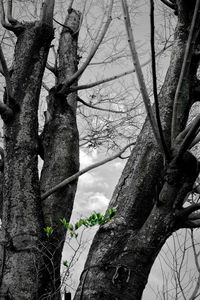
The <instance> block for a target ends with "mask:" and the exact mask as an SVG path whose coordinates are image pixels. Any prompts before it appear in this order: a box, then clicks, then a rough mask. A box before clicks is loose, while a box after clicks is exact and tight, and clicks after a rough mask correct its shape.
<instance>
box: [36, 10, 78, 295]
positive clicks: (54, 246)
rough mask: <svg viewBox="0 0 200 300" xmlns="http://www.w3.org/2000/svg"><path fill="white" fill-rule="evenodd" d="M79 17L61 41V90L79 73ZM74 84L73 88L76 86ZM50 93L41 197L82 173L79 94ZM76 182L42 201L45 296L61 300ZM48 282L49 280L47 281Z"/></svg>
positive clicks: (74, 16)
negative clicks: (65, 223) (46, 230)
mask: <svg viewBox="0 0 200 300" xmlns="http://www.w3.org/2000/svg"><path fill="white" fill-rule="evenodd" d="M79 21H80V15H79V13H77V12H76V11H75V10H72V11H71V12H70V13H69V15H68V16H67V17H66V20H65V24H64V27H63V30H62V33H61V37H60V41H59V49H58V55H59V66H58V68H57V70H56V72H57V85H58V87H59V86H61V85H62V84H63V82H65V81H66V80H67V79H69V78H70V77H71V76H72V75H73V74H74V73H75V72H76V71H77V40H78V30H79ZM76 84H77V82H76V83H74V85H76ZM58 89H59V88H57V89H55V88H53V89H51V90H50V92H49V96H48V100H47V103H48V108H47V112H46V121H45V126H44V130H43V132H42V134H41V141H42V144H43V150H44V165H43V168H42V173H41V180H40V187H41V192H42V194H43V193H44V192H46V191H48V190H49V189H50V188H51V187H53V186H55V185H57V184H59V183H60V182H61V181H63V180H64V179H66V178H68V177H70V176H71V175H73V174H74V173H76V172H78V170H79V135H78V129H77V124H76V105H77V92H74V93H71V94H70V95H68V96H67V98H66V97H63V96H62V95H59V94H58ZM76 186H77V180H76V181H73V182H72V183H70V184H68V185H67V186H66V187H64V188H62V189H60V190H59V191H57V192H56V193H54V194H52V195H50V196H49V197H47V198H46V199H44V200H43V203H42V206H43V214H44V224H45V227H47V226H51V227H52V228H53V234H52V235H51V236H50V237H48V239H47V240H46V242H45V243H44V248H43V251H44V253H45V255H46V259H45V264H46V266H47V267H46V276H45V280H44V281H43V283H42V285H43V290H44V291H43V294H47V295H50V296H51V297H53V299H60V287H61V280H60V266H61V258H62V250H63V246H64V242H65V235H66V228H64V226H63V224H62V223H61V221H60V220H61V219H63V218H65V219H66V220H67V221H68V222H69V220H70V217H71V212H72V209H73V202H74V197H75V193H76ZM47 278H49V280H47Z"/></svg>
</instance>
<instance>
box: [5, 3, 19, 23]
mask: <svg viewBox="0 0 200 300" xmlns="http://www.w3.org/2000/svg"><path fill="white" fill-rule="evenodd" d="M7 18H8V22H9V23H10V24H11V25H16V24H17V23H18V21H17V20H15V19H14V18H13V16H12V0H8V10H7Z"/></svg>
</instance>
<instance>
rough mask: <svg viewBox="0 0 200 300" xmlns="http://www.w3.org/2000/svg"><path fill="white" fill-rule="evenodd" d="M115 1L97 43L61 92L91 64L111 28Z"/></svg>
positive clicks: (110, 6) (110, 7) (65, 90)
mask: <svg viewBox="0 0 200 300" xmlns="http://www.w3.org/2000/svg"><path fill="white" fill-rule="evenodd" d="M113 2H114V0H110V5H109V11H108V18H107V21H106V23H105V25H104V27H103V29H102V32H101V34H100V37H99V39H98V41H97V42H96V43H95V45H94V46H93V47H92V49H91V51H90V53H89V55H88V57H87V58H86V61H85V62H84V63H83V65H82V66H81V67H80V69H79V70H78V71H77V72H76V73H75V74H74V75H73V76H72V77H71V78H70V79H69V80H67V81H66V82H65V83H64V85H63V87H62V88H61V90H60V91H59V93H60V94H66V92H67V91H68V88H69V86H70V85H71V84H72V83H73V82H74V81H75V80H76V79H77V78H80V76H81V75H82V74H83V72H84V71H85V69H86V68H87V66H88V65H89V63H90V61H91V60H92V58H93V57H94V55H95V53H96V51H97V50H98V48H99V46H100V44H101V42H102V41H103V39H104V37H105V35H106V32H107V30H108V28H109V25H110V23H111V21H112V17H111V13H112V8H113Z"/></svg>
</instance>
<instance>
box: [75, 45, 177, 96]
mask: <svg viewBox="0 0 200 300" xmlns="http://www.w3.org/2000/svg"><path fill="white" fill-rule="evenodd" d="M171 46H172V44H170V45H169V46H167V47H164V49H162V50H161V51H159V52H158V53H157V54H156V56H159V55H161V54H162V53H163V52H164V51H165V50H166V49H168V48H169V47H171ZM150 62H151V58H150V59H148V60H147V61H145V62H144V63H143V64H141V67H145V66H146V65H148V64H149V63H150ZM132 73H135V68H133V69H131V70H129V71H126V72H123V73H119V74H116V75H114V76H111V77H108V78H105V79H102V80H98V81H95V82H92V83H89V84H83V85H79V86H71V87H70V92H75V91H79V90H85V89H90V88H92V87H95V86H97V85H100V84H103V83H106V82H109V81H113V80H116V79H118V78H121V77H124V76H126V75H129V74H132Z"/></svg>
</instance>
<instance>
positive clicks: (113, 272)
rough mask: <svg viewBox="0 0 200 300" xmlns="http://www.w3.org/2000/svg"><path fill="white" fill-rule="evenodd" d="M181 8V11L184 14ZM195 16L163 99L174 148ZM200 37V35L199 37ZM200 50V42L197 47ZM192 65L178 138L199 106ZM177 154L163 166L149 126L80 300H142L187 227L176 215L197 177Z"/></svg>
mask: <svg viewBox="0 0 200 300" xmlns="http://www.w3.org/2000/svg"><path fill="white" fill-rule="evenodd" d="M180 3H181V1H180ZM180 3H179V6H180V7H179V9H181V8H182V7H181V5H182V4H180ZM190 9H191V11H193V10H192V8H190ZM191 11H189V9H188V10H183V11H182V12H181V14H180V15H179V19H178V24H177V27H176V31H175V41H174V45H173V50H172V55H171V61H170V66H169V69H168V71H167V74H166V78H165V81H164V84H163V86H162V89H161V91H160V95H159V101H160V103H159V104H160V112H161V119H162V125H163V131H164V136H165V140H166V141H167V145H168V147H169V148H170V147H171V145H170V130H171V119H172V110H173V100H174V96H175V91H176V87H177V84H178V79H179V75H180V71H181V67H182V62H183V57H184V52H185V46H186V42H187V39H188V33H189V31H188V30H189V24H190V22H191V15H192V13H191ZM197 33H199V31H198V29H196V36H197V35H198V34H197ZM197 44H198V41H197V42H196V45H195V47H197ZM189 64H190V70H189V72H188V74H187V76H186V78H185V81H184V82H185V84H184V86H183V89H182V94H181V106H180V107H179V111H178V117H179V123H178V126H177V127H178V128H177V132H178V133H180V132H181V131H182V130H183V129H184V128H185V125H186V122H187V119H188V113H189V109H190V107H191V105H192V103H193V100H194V99H193V98H192V88H193V83H194V80H195V75H196V70H197V62H196V60H195V59H194V57H193V56H192V54H191V57H190V61H189ZM173 146H174V145H173ZM174 147H175V146H174ZM173 151H174V148H173V149H172V148H171V156H172V160H171V162H170V163H166V162H163V161H162V156H161V153H160V151H159V149H158V147H157V145H156V142H155V140H154V137H153V134H152V130H151V128H150V125H149V121H148V120H146V122H145V124H144V126H143V129H142V131H141V133H140V135H139V137H138V139H137V143H136V146H135V148H134V149H133V151H132V154H131V156H130V158H129V160H128V162H127V164H126V166H125V169H124V171H123V174H122V176H121V178H120V180H119V183H118V185H117V187H116V189H115V192H114V194H113V197H112V200H111V203H110V207H115V208H116V209H117V212H116V215H115V216H114V218H113V219H112V220H111V221H110V222H109V223H108V224H106V225H103V226H101V227H100V229H99V231H98V232H97V234H96V236H95V238H94V241H93V244H92V246H91V249H90V252H89V255H88V258H87V261H86V264H85V268H84V271H83V273H82V275H81V278H80V284H79V287H78V290H77V292H76V295H75V298H74V299H75V300H80V299H81V300H83V299H85V300H86V299H87V300H90V299H93V300H94V299H95V300H97V299H113V300H114V299H126V300H129V299H130V300H131V299H132V300H139V299H141V297H142V292H143V290H144V288H145V285H146V283H147V280H148V275H149V272H150V270H151V267H152V265H153V263H154V260H155V258H156V256H157V255H158V253H159V251H160V249H161V247H162V246H163V244H164V242H165V241H166V239H167V238H168V237H169V236H170V235H171V234H172V232H173V231H175V230H177V229H178V228H180V227H181V226H183V223H181V222H182V220H180V219H179V218H178V217H177V215H176V212H177V210H178V209H180V208H181V207H182V204H183V200H184V198H185V197H186V195H187V193H188V191H189V190H191V189H192V185H193V183H194V181H195V178H196V176H197V171H196V170H195V169H194V170H193V171H192V172H193V175H192V176H191V177H190V174H189V173H187V171H186V170H183V165H184V164H185V163H184V162H183V161H182V162H181V163H180V164H179V165H177V164H176V163H175V165H174V164H173V155H174V154H173ZM188 155H189V154H188ZM174 171H175V172H174ZM189 177H190V178H189ZM160 191H161V192H160ZM177 203H179V205H180V207H177Z"/></svg>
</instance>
